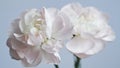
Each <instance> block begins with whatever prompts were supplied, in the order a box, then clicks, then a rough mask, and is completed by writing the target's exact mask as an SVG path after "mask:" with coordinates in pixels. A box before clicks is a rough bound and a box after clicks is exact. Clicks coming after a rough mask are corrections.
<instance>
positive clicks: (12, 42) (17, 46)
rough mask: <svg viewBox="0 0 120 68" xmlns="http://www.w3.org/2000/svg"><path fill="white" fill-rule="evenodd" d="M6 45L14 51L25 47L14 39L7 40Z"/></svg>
mask: <svg viewBox="0 0 120 68" xmlns="http://www.w3.org/2000/svg"><path fill="white" fill-rule="evenodd" d="M7 45H8V47H10V48H12V49H14V50H21V49H24V48H26V47H27V46H26V44H23V43H22V42H20V41H18V40H17V39H15V38H8V40H7Z"/></svg>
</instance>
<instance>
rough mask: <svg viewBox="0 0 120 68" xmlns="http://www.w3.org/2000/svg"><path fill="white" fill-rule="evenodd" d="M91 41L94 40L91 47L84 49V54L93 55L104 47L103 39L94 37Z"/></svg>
mask: <svg viewBox="0 0 120 68" xmlns="http://www.w3.org/2000/svg"><path fill="white" fill-rule="evenodd" d="M93 42H94V46H93V48H91V49H89V50H88V51H86V52H85V54H87V55H94V54H96V53H98V52H100V51H101V50H102V49H103V48H104V45H105V42H104V41H102V40H99V39H94V40H93Z"/></svg>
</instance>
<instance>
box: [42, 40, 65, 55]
mask: <svg viewBox="0 0 120 68" xmlns="http://www.w3.org/2000/svg"><path fill="white" fill-rule="evenodd" d="M62 46H63V45H62V43H61V42H59V41H56V40H48V41H47V42H46V43H44V44H43V45H42V49H43V50H45V51H46V52H48V53H54V52H59V50H60V49H61V48H62Z"/></svg>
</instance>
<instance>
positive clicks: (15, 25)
mask: <svg viewBox="0 0 120 68" xmlns="http://www.w3.org/2000/svg"><path fill="white" fill-rule="evenodd" d="M19 21H20V19H19V18H17V19H15V20H14V21H13V22H12V24H11V29H12V31H11V32H12V33H17V34H21V31H20V28H19Z"/></svg>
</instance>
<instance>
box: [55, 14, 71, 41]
mask: <svg viewBox="0 0 120 68" xmlns="http://www.w3.org/2000/svg"><path fill="white" fill-rule="evenodd" d="M60 17H61V20H62V21H61V22H58V23H59V24H57V25H55V28H58V27H59V26H61V28H59V29H55V28H53V30H54V29H55V30H56V31H54V33H53V37H54V38H55V39H58V40H67V39H70V38H71V37H72V29H73V26H72V24H71V23H70V21H69V19H68V17H67V16H65V15H64V14H63V13H60ZM55 23H56V22H55ZM53 25H54V24H53ZM53 27H54V26H53Z"/></svg>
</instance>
